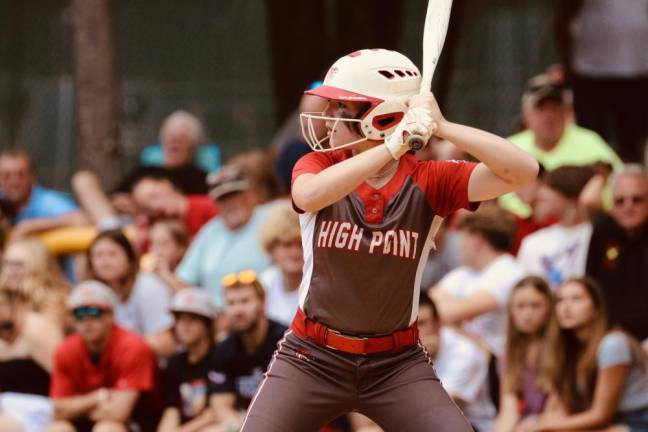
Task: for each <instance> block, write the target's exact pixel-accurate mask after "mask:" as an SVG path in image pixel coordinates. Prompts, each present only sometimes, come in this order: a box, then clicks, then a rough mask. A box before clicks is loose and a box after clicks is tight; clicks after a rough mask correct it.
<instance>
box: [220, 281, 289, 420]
mask: <svg viewBox="0 0 648 432" xmlns="http://www.w3.org/2000/svg"><path fill="white" fill-rule="evenodd" d="M221 284H222V288H223V295H224V299H225V314H226V315H227V317H228V319H229V322H230V325H231V334H230V335H229V336H228V337H227V339H225V340H224V341H222V342H220V343H218V344H217V345H216V346H215V347H214V353H213V357H212V369H211V371H210V372H209V378H210V381H209V391H210V395H211V396H210V404H211V406H212V408H213V411H214V413H215V414H216V415H217V424H218V425H219V427H222V428H223V429H222V430H224V431H228V432H229V431H230V430H231V431H236V430H238V428H239V427H240V424H241V420H242V415H241V412H242V411H244V410H246V409H247V407H248V406H249V404H250V402H251V400H252V397H253V396H254V393H255V392H256V390H257V388H258V386H259V385H260V384H261V381H262V380H263V374H264V373H265V371H266V369H267V367H268V364H269V363H270V360H271V358H272V354H273V353H274V351H275V349H276V347H277V343H278V342H279V340H281V338H282V337H283V334H284V332H285V331H286V327H285V326H283V325H282V324H279V323H278V322H276V321H273V320H272V319H269V318H267V317H266V314H265V290H264V288H263V286H262V285H261V282H260V281H259V279H258V277H257V274H256V272H255V271H253V270H244V271H242V272H239V273H230V274H227V275H225V276H224V277H223V279H222V280H221Z"/></svg>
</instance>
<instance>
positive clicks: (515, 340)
mask: <svg viewBox="0 0 648 432" xmlns="http://www.w3.org/2000/svg"><path fill="white" fill-rule="evenodd" d="M551 314H552V295H551V290H550V288H549V285H548V284H547V282H545V281H544V279H542V278H539V277H537V276H528V277H525V278H524V279H522V280H520V281H519V282H518V283H517V284H516V285H515V287H514V288H513V292H512V293H511V299H510V300H509V304H508V325H507V330H506V345H505V351H504V355H503V356H502V358H501V359H500V370H501V371H500V375H501V376H500V395H501V396H500V404H499V413H498V416H497V422H496V425H495V428H494V430H493V431H494V432H513V431H514V430H515V427H516V425H517V424H518V423H519V421H520V420H522V419H524V418H525V417H527V416H530V415H539V414H540V413H542V409H543V407H544V403H545V399H546V393H545V391H544V390H542V389H541V387H540V384H539V382H538V377H539V374H540V365H541V362H542V361H543V358H542V357H543V355H545V354H546V353H545V352H543V350H544V348H545V343H544V342H545V339H546V333H547V329H548V327H549V322H550V318H551Z"/></svg>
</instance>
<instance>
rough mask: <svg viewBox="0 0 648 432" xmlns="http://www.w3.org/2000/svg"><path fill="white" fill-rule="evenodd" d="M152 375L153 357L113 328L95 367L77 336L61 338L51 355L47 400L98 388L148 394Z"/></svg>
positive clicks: (138, 342)
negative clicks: (50, 380)
mask: <svg viewBox="0 0 648 432" xmlns="http://www.w3.org/2000/svg"><path fill="white" fill-rule="evenodd" d="M156 374H157V363H156V358H155V354H154V353H153V351H152V350H151V349H150V348H149V347H148V345H146V343H145V342H144V341H143V340H142V339H141V338H140V337H139V336H138V335H136V334H135V333H131V332H129V331H126V330H124V329H123V328H121V327H119V326H114V328H113V329H112V333H111V335H110V339H109V341H108V344H107V345H106V349H105V351H104V353H103V354H102V355H101V358H100V359H99V361H98V362H97V363H96V364H95V363H93V362H92V360H91V359H90V354H89V353H88V350H87V348H86V344H85V342H84V341H83V339H82V338H81V336H80V335H78V334H74V335H72V336H68V337H67V338H65V340H63V342H62V343H61V344H60V345H59V347H58V349H57V350H56V353H55V354H54V370H53V372H52V384H51V387H50V396H51V397H52V398H63V397H69V396H76V395H83V394H87V393H90V392H92V391H94V390H97V389H99V388H102V387H103V388H108V389H113V390H138V391H142V392H150V391H153V390H154V387H155V378H156Z"/></svg>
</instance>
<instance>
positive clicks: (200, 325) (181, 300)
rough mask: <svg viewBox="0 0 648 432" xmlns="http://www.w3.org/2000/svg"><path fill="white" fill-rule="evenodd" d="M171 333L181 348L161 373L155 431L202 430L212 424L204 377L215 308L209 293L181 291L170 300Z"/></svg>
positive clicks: (208, 362)
mask: <svg viewBox="0 0 648 432" xmlns="http://www.w3.org/2000/svg"><path fill="white" fill-rule="evenodd" d="M169 309H170V310H171V312H173V315H174V316H175V324H174V325H173V333H174V335H175V338H176V341H177V342H178V344H179V345H180V346H181V347H182V349H181V351H179V352H177V353H176V354H174V355H173V356H171V358H170V359H169V362H168V364H167V367H166V369H165V370H164V399H165V409H164V414H163V415H162V420H161V421H160V425H159V426H158V429H157V431H158V432H188V431H197V430H201V431H202V430H204V428H206V427H207V426H209V425H213V424H214V423H215V417H214V414H213V412H212V410H211V409H210V408H209V395H208V378H207V375H208V373H209V370H210V369H211V365H212V358H211V354H212V348H213V345H214V327H213V325H214V318H216V307H215V306H214V304H213V302H212V300H211V298H210V296H209V294H207V292H206V291H204V290H201V289H197V288H185V289H183V290H181V291H179V292H178V293H177V294H176V295H175V296H174V297H173V299H172V301H171V306H170V308H169Z"/></svg>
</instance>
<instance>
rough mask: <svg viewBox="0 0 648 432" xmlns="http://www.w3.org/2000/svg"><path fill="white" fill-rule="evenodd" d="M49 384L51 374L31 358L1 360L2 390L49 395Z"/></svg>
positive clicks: (0, 380)
mask: <svg viewBox="0 0 648 432" xmlns="http://www.w3.org/2000/svg"><path fill="white" fill-rule="evenodd" d="M49 386H50V374H49V373H48V372H47V371H46V370H45V369H43V368H42V367H41V366H40V365H39V364H38V363H36V361H34V360H32V359H30V358H25V359H13V360H7V361H3V362H0V392H14V393H23V394H31V395H40V396H48V395H49Z"/></svg>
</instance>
